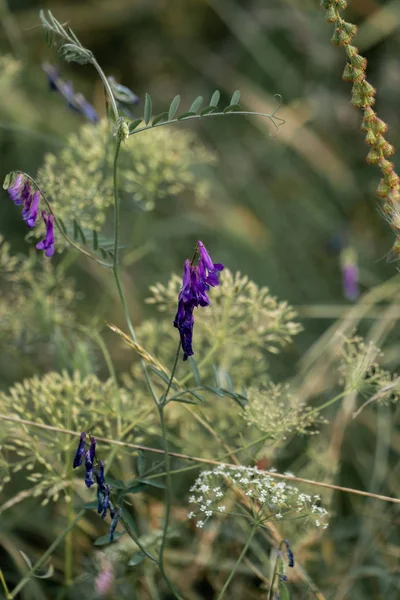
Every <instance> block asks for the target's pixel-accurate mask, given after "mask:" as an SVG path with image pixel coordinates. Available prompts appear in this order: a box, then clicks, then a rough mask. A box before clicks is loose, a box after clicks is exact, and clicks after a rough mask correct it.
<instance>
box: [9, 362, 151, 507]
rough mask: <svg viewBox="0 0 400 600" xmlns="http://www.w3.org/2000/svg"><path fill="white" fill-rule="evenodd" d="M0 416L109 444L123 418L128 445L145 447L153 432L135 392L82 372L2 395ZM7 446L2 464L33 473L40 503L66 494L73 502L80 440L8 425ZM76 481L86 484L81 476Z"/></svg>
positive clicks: (37, 380)
mask: <svg viewBox="0 0 400 600" xmlns="http://www.w3.org/2000/svg"><path fill="white" fill-rule="evenodd" d="M0 413H1V414H4V415H12V416H14V417H16V418H20V419H27V420H32V421H34V422H36V423H41V424H44V425H49V426H50V427H56V428H61V429H62V430H63V429H66V430H68V431H73V432H77V433H78V432H81V431H88V432H90V433H91V434H93V435H99V436H103V437H106V438H107V437H108V438H112V437H115V435H118V434H117V431H118V429H117V422H118V417H119V419H120V422H119V425H118V426H119V427H122V429H123V430H124V431H125V432H126V433H125V440H130V439H135V441H136V442H140V441H141V439H142V434H141V431H142V430H146V431H148V432H149V431H151V428H152V423H153V417H152V414H151V413H152V411H150V410H149V409H148V408H147V407H145V406H143V405H142V404H141V403H140V402H138V401H137V400H136V399H135V398H134V397H133V395H132V393H131V392H128V391H127V390H124V389H123V388H119V389H118V388H117V387H116V386H115V383H114V382H113V381H112V380H111V379H108V380H107V381H100V379H98V378H97V377H96V375H88V376H86V377H84V376H82V375H81V374H80V373H79V372H78V371H76V372H74V373H73V374H71V375H69V374H68V373H66V372H63V373H55V372H51V373H47V374H46V375H44V376H43V377H38V376H34V377H32V378H30V379H25V380H24V381H22V382H21V383H17V384H16V385H14V386H13V387H12V388H11V389H10V390H9V392H8V393H1V394H0ZM2 440H3V448H2V462H3V464H8V468H9V469H10V471H12V472H14V473H15V472H17V471H20V470H21V469H25V470H26V471H28V474H27V480H28V481H30V482H31V483H32V485H33V488H32V494H33V495H34V496H35V497H37V496H43V497H44V499H43V502H42V503H44V504H45V503H47V501H48V500H49V499H52V500H54V501H56V500H57V499H58V498H59V496H60V494H64V495H65V496H66V500H67V501H70V499H71V498H70V494H71V490H70V489H68V488H70V476H71V464H72V457H73V454H74V452H75V448H76V446H77V438H76V437H66V435H65V433H64V432H63V431H61V432H57V431H54V430H52V431H46V429H43V430H42V429H36V430H31V429H30V428H29V427H27V426H26V425H22V424H21V425H19V424H18V423H15V422H12V423H11V422H3V423H2ZM78 471H79V470H78ZM75 476H77V477H79V478H80V480H82V474H81V472H77V473H75ZM8 479H9V478H6V480H5V481H7V480H8ZM82 483H83V482H82Z"/></svg>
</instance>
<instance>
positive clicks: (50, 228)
mask: <svg viewBox="0 0 400 600" xmlns="http://www.w3.org/2000/svg"><path fill="white" fill-rule="evenodd" d="M42 218H43V221H44V223H45V225H46V237H45V238H44V240H42V241H41V242H39V243H38V244H36V248H37V249H38V250H45V255H46V256H49V257H50V256H53V254H54V217H53V215H51V214H50V215H48V214H47V213H46V211H45V210H43V211H42Z"/></svg>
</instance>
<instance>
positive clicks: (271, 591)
mask: <svg viewBox="0 0 400 600" xmlns="http://www.w3.org/2000/svg"><path fill="white" fill-rule="evenodd" d="M277 571H278V554H277V555H276V558H275V564H274V570H273V571H272V577H271V584H270V586H269V590H268V599H267V600H272V595H273V593H274V583H275V577H276V574H277Z"/></svg>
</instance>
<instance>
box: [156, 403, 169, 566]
mask: <svg viewBox="0 0 400 600" xmlns="http://www.w3.org/2000/svg"><path fill="white" fill-rule="evenodd" d="M158 414H159V416H160V423H161V435H162V439H163V444H164V457H165V477H166V480H167V485H166V488H165V514H164V527H163V534H162V538H161V546H160V554H159V562H160V568H163V566H164V550H165V544H166V541H167V533H168V525H169V517H170V514H171V496H172V494H171V491H172V490H171V473H170V470H171V469H170V464H171V463H170V456H169V448H168V439H167V429H166V426H165V418H164V407H163V406H159V407H158Z"/></svg>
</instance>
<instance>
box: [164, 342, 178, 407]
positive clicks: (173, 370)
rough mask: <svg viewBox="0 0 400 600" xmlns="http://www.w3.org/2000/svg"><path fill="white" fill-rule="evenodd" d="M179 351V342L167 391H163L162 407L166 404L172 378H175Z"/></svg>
mask: <svg viewBox="0 0 400 600" xmlns="http://www.w3.org/2000/svg"><path fill="white" fill-rule="evenodd" d="M180 351H181V343H180V342H179V344H178V348H177V351H176V354H175V361H174V366H173V367H172V371H171V375H170V378H169V381H168V385H167V389H166V391H165V394H164V398H163V400H162V402H161V405H162V406H165V405H166V404H167V402H168V400H167V396H168V394H169V391H170V389H171V385H172V382H173V380H174V377H175V371H176V367H177V366H178V360H179V354H180Z"/></svg>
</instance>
